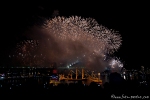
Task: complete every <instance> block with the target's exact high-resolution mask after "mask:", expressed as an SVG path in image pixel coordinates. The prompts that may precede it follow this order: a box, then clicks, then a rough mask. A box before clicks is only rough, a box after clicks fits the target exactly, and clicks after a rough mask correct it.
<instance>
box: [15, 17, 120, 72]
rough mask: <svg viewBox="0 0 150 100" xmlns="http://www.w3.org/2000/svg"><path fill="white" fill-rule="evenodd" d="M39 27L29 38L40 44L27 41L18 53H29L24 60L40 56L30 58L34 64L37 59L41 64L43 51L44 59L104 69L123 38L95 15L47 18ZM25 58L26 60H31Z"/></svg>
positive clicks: (18, 49)
mask: <svg viewBox="0 0 150 100" xmlns="http://www.w3.org/2000/svg"><path fill="white" fill-rule="evenodd" d="M36 30H38V31H35V29H34V32H33V33H32V36H30V35H27V37H29V38H32V39H33V40H38V45H37V42H35V43H33V44H34V45H31V44H32V43H29V42H23V43H21V44H19V45H18V48H17V54H19V51H21V53H22V54H27V55H28V56H26V58H24V59H28V58H33V57H34V56H33V55H36V56H37V57H38V59H36V60H35V58H34V60H30V61H31V62H32V65H34V64H35V63H34V62H35V61H36V64H37V65H38V64H39V66H41V63H37V62H41V60H40V59H39V58H40V57H41V56H39V55H41V54H43V55H45V56H44V57H45V58H44V61H48V62H56V63H57V64H58V65H59V64H63V65H65V64H66V65H68V64H72V63H73V62H75V61H79V62H80V63H82V65H83V66H85V67H89V68H93V69H100V70H101V69H104V68H105V67H104V66H105V64H106V63H104V59H105V56H104V55H105V54H106V53H108V54H112V53H114V52H115V51H117V50H118V49H119V47H120V45H121V41H122V40H121V36H120V35H119V33H118V32H115V31H113V30H109V29H108V28H106V27H104V26H102V25H99V24H98V22H97V21H96V20H94V19H92V18H81V17H78V16H72V17H69V18H65V17H59V16H58V17H55V18H53V19H50V20H46V22H45V23H44V24H43V26H41V27H40V29H39V28H36ZM39 31H40V32H39ZM29 34H31V33H29ZM32 47H33V48H32ZM19 57H20V56H19ZM25 61H26V62H24V63H26V64H28V63H29V61H27V60H25ZM44 64H46V63H45V62H44V63H43V65H44Z"/></svg>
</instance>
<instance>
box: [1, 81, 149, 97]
mask: <svg viewBox="0 0 150 100" xmlns="http://www.w3.org/2000/svg"><path fill="white" fill-rule="evenodd" d="M149 90H150V88H149V84H143V85H142V84H141V85H139V83H137V82H136V81H128V82H127V81H125V82H122V83H105V84H104V86H97V85H96V84H94V83H91V85H90V86H84V85H83V84H70V85H67V84H60V85H58V86H57V87H54V86H52V85H47V86H46V88H44V87H43V84H41V85H39V84H36V83H33V82H28V84H24V85H22V86H18V87H16V86H15V87H11V89H10V87H9V86H5V87H4V88H1V89H0V95H1V97H4V98H5V99H6V98H20V99H21V98H22V99H24V98H26V99H29V98H31V97H34V98H33V99H35V98H39V97H42V98H41V99H42V100H44V98H45V99H60V98H61V99H81V97H82V99H86V98H87V99H101V100H103V99H104V98H105V99H106V98H111V99H113V98H114V99H115V98H120V97H122V98H126V99H129V97H130V98H131V96H132V98H138V99H141V98H142V97H143V98H145V99H149V97H150V91H149ZM133 96H135V97H133ZM4 98H3V99H4Z"/></svg>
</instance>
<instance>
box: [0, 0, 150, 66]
mask: <svg viewBox="0 0 150 100" xmlns="http://www.w3.org/2000/svg"><path fill="white" fill-rule="evenodd" d="M54 10H58V11H59V15H60V16H72V15H78V16H82V17H85V18H86V17H91V18H94V19H96V20H97V21H98V23H99V24H102V25H104V26H105V27H108V28H109V29H113V30H116V31H119V33H120V34H121V36H122V40H123V42H122V46H121V47H120V49H119V50H118V51H117V52H116V53H115V56H117V57H119V58H120V59H121V61H122V62H123V63H124V66H125V67H126V68H139V67H140V66H145V67H150V66H149V27H148V26H149V17H150V16H149V6H148V3H147V2H94V1H93V0H90V1H88V2H87V1H84V2H81V0H80V1H78V0H75V1H70V2H59V0H51V2H50V1H48V0H47V1H45V2H44V1H43V2H21V1H20V2H5V3H2V6H1V40H0V41H1V42H0V44H1V52H0V59H1V61H0V64H1V65H3V64H4V63H5V62H7V57H6V55H7V54H8V52H9V51H10V50H11V49H12V48H13V47H14V46H15V44H16V43H17V42H18V41H20V40H22V39H23V38H24V37H23V35H22V34H23V33H24V32H25V31H26V30H27V29H29V28H30V27H32V26H33V25H34V24H42V22H43V20H44V19H45V18H50V17H52V14H53V11H54Z"/></svg>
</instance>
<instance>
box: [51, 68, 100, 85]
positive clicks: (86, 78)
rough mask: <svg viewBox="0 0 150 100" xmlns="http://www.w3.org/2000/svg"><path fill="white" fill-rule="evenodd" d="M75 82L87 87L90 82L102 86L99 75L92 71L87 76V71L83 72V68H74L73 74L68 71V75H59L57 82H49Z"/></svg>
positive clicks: (71, 71)
mask: <svg viewBox="0 0 150 100" xmlns="http://www.w3.org/2000/svg"><path fill="white" fill-rule="evenodd" d="M75 82H82V83H83V84H86V85H89V84H90V83H91V82H95V83H97V84H102V80H101V79H100V73H97V75H96V74H95V73H94V71H92V73H91V74H89V73H88V72H87V71H85V70H84V68H82V69H81V71H80V70H79V68H76V70H75V72H74V71H73V70H69V73H68V75H66V76H65V75H64V74H60V75H59V82H58V81H57V82H56V81H50V83H53V84H55V83H57V84H58V83H75Z"/></svg>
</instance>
